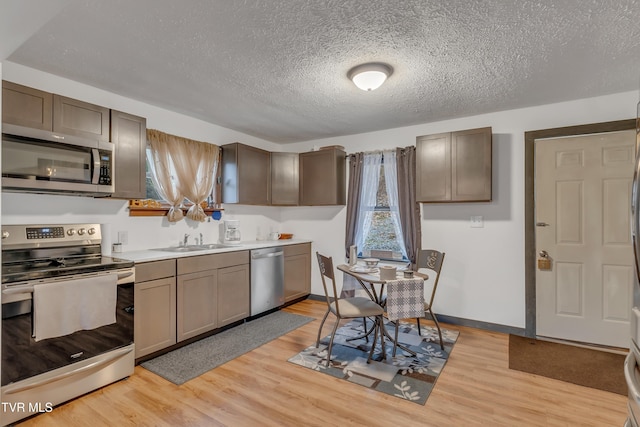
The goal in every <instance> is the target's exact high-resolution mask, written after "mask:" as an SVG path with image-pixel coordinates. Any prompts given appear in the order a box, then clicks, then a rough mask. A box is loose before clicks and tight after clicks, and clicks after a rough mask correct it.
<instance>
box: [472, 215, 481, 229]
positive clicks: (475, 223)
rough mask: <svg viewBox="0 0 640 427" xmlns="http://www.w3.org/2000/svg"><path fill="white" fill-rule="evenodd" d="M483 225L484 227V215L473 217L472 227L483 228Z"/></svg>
mask: <svg viewBox="0 0 640 427" xmlns="http://www.w3.org/2000/svg"><path fill="white" fill-rule="evenodd" d="M483 227H484V219H483V218H482V215H477V216H472V217H471V228H483Z"/></svg>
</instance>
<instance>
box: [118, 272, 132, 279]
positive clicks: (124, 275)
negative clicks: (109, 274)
mask: <svg viewBox="0 0 640 427" xmlns="http://www.w3.org/2000/svg"><path fill="white" fill-rule="evenodd" d="M130 276H133V271H126V272H124V273H118V280H122V279H126V278H127V277H130Z"/></svg>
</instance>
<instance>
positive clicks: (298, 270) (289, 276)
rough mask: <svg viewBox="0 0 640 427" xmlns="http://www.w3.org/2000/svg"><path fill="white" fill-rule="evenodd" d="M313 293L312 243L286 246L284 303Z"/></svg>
mask: <svg viewBox="0 0 640 427" xmlns="http://www.w3.org/2000/svg"><path fill="white" fill-rule="evenodd" d="M310 293H311V243H301V244H299V245H287V246H284V302H285V303H287V302H290V301H293V300H295V299H297V298H300V297H304V296H307V295H309V294H310Z"/></svg>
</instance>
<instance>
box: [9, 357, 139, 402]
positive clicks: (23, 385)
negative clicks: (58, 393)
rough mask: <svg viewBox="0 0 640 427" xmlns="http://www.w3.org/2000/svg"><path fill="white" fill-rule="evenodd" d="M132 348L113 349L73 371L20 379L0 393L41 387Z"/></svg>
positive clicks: (104, 363) (97, 364)
mask: <svg viewBox="0 0 640 427" xmlns="http://www.w3.org/2000/svg"><path fill="white" fill-rule="evenodd" d="M132 350H133V349H132V348H130V347H127V348H122V349H120V350H114V351H113V352H111V353H110V354H109V356H108V357H104V356H103V357H102V358H100V360H96V361H95V362H92V363H90V364H88V365H86V366H82V367H80V368H78V369H74V370H73V371H70V372H65V373H63V374H60V375H55V376H53V377H48V378H42V379H36V380H25V381H20V384H17V385H14V386H11V385H9V386H6V387H3V388H2V393H6V394H14V393H20V392H22V391H26V390H30V389H32V388H36V387H41V386H43V385H45V384H50V383H52V382H55V381H60V380H62V379H64V378H67V377H70V376H72V375H77V374H80V373H82V372H86V371H90V370H92V369H95V368H99V367H101V366H103V365H106V364H108V363H111V362H112V361H113V360H115V359H117V358H119V357H122V356H124V355H125V354H127V353H130V352H131V351H132Z"/></svg>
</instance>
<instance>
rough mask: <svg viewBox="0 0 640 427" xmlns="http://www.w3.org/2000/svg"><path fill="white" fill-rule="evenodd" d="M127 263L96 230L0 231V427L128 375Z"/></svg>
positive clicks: (130, 268)
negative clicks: (108, 252) (104, 248)
mask: <svg viewBox="0 0 640 427" xmlns="http://www.w3.org/2000/svg"><path fill="white" fill-rule="evenodd" d="M134 280H135V269H134V264H133V262H131V261H127V260H123V259H118V258H112V257H109V256H103V255H101V234H100V225H99V224H55V225H41V224H38V225H3V226H2V327H1V329H2V343H1V351H2V354H1V359H2V362H1V363H2V385H1V388H0V394H1V399H2V402H3V405H2V412H3V413H2V423H3V424H8V423H12V422H14V421H17V420H19V419H22V418H25V417H27V416H30V415H32V414H36V413H38V412H43V411H45V412H46V411H50V410H51V408H52V407H53V406H55V405H57V404H59V403H62V402H65V401H67V400H70V399H72V398H74V397H77V396H80V395H82V394H85V393H87V392H90V391H92V390H95V389H97V388H99V387H102V386H104V385H107V384H109V383H112V382H114V381H117V380H120V379H122V378H125V377H127V376H129V375H131V374H132V373H133V369H134V364H135V359H134V344H133V316H134V313H133V311H134V310H133V303H134V301H133V283H134Z"/></svg>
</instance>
